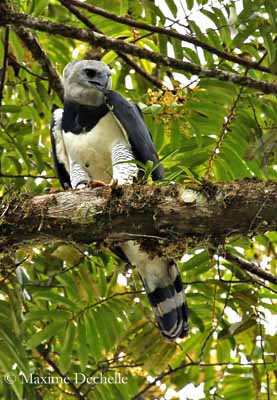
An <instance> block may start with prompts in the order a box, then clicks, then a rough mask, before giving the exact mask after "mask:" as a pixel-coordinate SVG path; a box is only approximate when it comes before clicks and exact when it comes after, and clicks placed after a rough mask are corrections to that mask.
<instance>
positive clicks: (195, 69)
mask: <svg viewBox="0 0 277 400" xmlns="http://www.w3.org/2000/svg"><path fill="white" fill-rule="evenodd" d="M84 4H85V3H84ZM0 11H2V12H1V13H0V25H7V24H13V25H15V24H16V25H17V26H24V27H28V28H31V29H35V30H38V31H41V32H48V33H50V34H55V35H61V36H64V37H70V38H72V39H77V40H80V41H83V42H88V43H91V44H93V45H94V46H95V45H96V46H100V47H103V48H104V49H109V50H115V51H117V50H120V51H122V52H124V53H127V54H131V55H134V56H137V57H140V58H144V59H147V60H150V61H152V62H153V63H155V64H160V65H164V66H165V67H167V68H173V69H176V70H181V71H185V72H188V73H191V74H194V75H198V76H199V77H201V78H203V77H206V78H216V79H218V80H220V81H225V82H231V83H233V84H236V85H240V86H243V87H248V88H250V89H256V90H260V91H261V92H263V93H266V94H269V93H274V94H276V93H277V84H276V83H272V82H266V81H261V80H256V79H252V78H249V77H247V76H242V75H239V74H236V73H231V72H226V71H223V70H219V69H215V68H205V67H203V66H201V65H198V64H194V63H191V62H186V61H183V60H179V59H175V58H172V57H167V56H164V55H162V54H160V53H156V52H154V51H151V50H148V49H146V48H142V47H139V46H135V45H134V44H130V43H126V42H125V41H124V40H119V39H112V38H109V37H107V36H104V35H101V34H99V33H96V32H93V31H91V30H87V29H78V28H75V27H73V26H69V25H65V24H60V23H54V22H51V21H49V20H47V19H41V18H36V17H30V16H28V15H26V14H22V13H14V12H11V11H8V10H7V9H6V8H4V12H3V6H1V4H0Z"/></svg>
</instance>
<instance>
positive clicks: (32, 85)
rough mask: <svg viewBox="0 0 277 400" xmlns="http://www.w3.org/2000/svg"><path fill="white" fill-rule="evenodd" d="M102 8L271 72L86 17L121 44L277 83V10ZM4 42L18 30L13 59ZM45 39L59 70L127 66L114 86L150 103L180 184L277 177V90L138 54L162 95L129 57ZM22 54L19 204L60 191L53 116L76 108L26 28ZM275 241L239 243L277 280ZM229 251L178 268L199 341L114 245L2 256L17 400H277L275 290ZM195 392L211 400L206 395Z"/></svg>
mask: <svg viewBox="0 0 277 400" xmlns="http://www.w3.org/2000/svg"><path fill="white" fill-rule="evenodd" d="M8 3H9V4H10V6H11V7H13V9H14V10H18V11H21V12H23V13H26V14H28V15H30V16H37V17H39V18H41V17H44V18H48V19H50V20H51V21H55V22H62V23H66V24H69V25H70V24H72V25H74V26H75V27H84V25H83V23H82V22H80V21H79V20H78V19H77V18H76V17H75V16H74V15H73V14H72V13H70V12H69V11H68V10H67V9H66V8H65V7H64V6H63V5H62V4H61V3H60V2H59V1H55V0H51V1H48V0H39V1H36V0H25V1H19V0H13V1H9V2H8ZM87 3H91V4H93V5H98V6H100V7H103V8H105V9H106V10H108V11H110V12H113V13H115V14H117V15H121V16H126V15H127V14H128V16H129V17H130V18H133V19H135V20H139V21H142V22H146V23H148V24H152V25H159V26H169V25H171V28H170V29H172V30H177V31H179V32H185V33H188V34H190V35H192V36H193V37H195V38H198V39H199V40H201V41H202V42H204V43H208V44H210V45H212V46H214V47H215V48H217V49H220V50H222V51H224V52H227V53H230V54H233V55H239V56H240V57H241V58H244V59H246V60H251V61H253V62H256V63H259V65H261V66H264V67H266V68H268V69H269V71H270V72H271V73H265V72H262V71H259V70H257V69H249V70H248V69H246V68H245V67H244V66H242V65H239V64H234V63H231V62H229V61H226V60H224V59H222V58H218V57H217V56H215V55H213V54H211V53H210V52H208V51H206V50H201V49H200V48H199V47H195V46H194V45H190V44H188V43H186V42H184V41H183V42H182V41H180V40H178V39H174V38H171V37H169V36H168V37H167V36H165V35H161V34H153V33H150V34H149V32H147V31H143V30H139V29H137V28H136V29H135V28H132V27H128V26H127V25H122V24H119V23H116V22H114V21H111V20H109V19H106V18H103V17H100V16H97V15H94V14H90V13H88V12H85V11H84V10H80V12H82V13H83V14H84V15H86V16H87V18H89V20H90V21H91V22H92V23H93V24H94V25H95V26H96V27H97V28H98V29H99V30H101V31H102V32H103V33H104V34H105V35H106V36H109V37H112V38H121V39H124V40H125V41H126V42H128V43H133V42H134V41H135V43H136V45H137V46H140V47H142V48H148V49H151V50H153V51H154V52H157V53H162V54H164V55H170V56H174V57H176V58H179V59H184V60H185V61H188V62H193V63H196V64H199V65H200V64H201V65H202V66H207V67H210V68H220V69H222V70H225V71H227V72H236V73H239V74H240V75H242V76H243V75H247V76H249V77H252V78H255V79H257V80H264V81H268V82H272V81H274V79H275V75H274V74H275V73H276V65H277V53H276V43H275V40H276V33H277V25H276V20H277V12H276V10H275V6H274V1H273V0H268V1H266V2H264V1H261V0H256V1H255V2H253V1H251V0H245V1H243V2H240V1H204V0H202V1H201V0H198V1H196V0H187V1H186V2H185V1H182V2H178V1H177V0H176V2H175V1H173V0H165V1H163V2H158V1H157V2H153V1H150V0H140V1H135V2H134V1H128V0H112V1H111V0H110V1H103V0H102V1H93V2H90V1H87ZM161 5H163V6H162V7H161ZM177 13H178V16H177ZM180 15H181V17H182V18H181V19H180ZM166 16H167V17H168V18H166ZM200 16H202V17H201V19H199V18H200ZM202 18H207V19H208V20H209V21H210V22H209V23H208V22H206V23H205V24H206V25H207V26H209V27H208V28H207V29H203V27H202V24H201V23H199V21H200V22H201V21H203V19H202ZM207 19H206V21H208V20H207ZM174 21H175V22H174ZM173 22H174V23H173ZM5 34H6V28H4V27H3V28H1V30H0V39H1V40H0V54H1V59H0V65H3V63H4V58H5V57H4V54H5V51H4V44H5ZM35 35H36V37H37V39H38V41H39V44H40V46H41V47H42V48H43V49H44V51H45V52H46V54H47V57H49V59H50V60H51V62H52V63H53V65H54V66H55V68H56V69H57V71H58V72H59V73H61V72H62V70H63V68H64V66H65V65H66V64H67V63H68V62H70V61H72V59H82V58H94V57H98V58H101V59H102V60H103V61H104V62H106V63H108V64H109V65H110V66H111V67H112V69H113V88H114V89H115V90H117V91H119V92H121V93H122V94H123V95H124V96H126V97H127V98H129V99H131V100H133V101H136V102H137V103H139V105H140V107H141V108H142V110H143V113H144V117H145V120H146V122H147V125H148V127H149V129H150V131H151V133H152V135H153V140H154V142H155V145H156V147H157V150H158V152H159V154H160V157H166V158H165V161H164V166H165V168H166V176H167V180H169V181H171V180H175V181H176V182H179V183H183V182H184V181H187V180H188V179H190V180H193V181H199V180H201V179H202V178H208V179H210V180H211V181H232V180H237V179H262V180H273V179H274V180H275V179H276V174H277V161H276V151H275V150H276V129H277V102H276V96H275V95H274V94H264V93H262V92H260V91H257V90H256V91H255V90H253V89H249V88H247V87H244V88H241V87H240V86H236V85H234V84H233V83H232V82H222V81H219V80H216V79H211V78H205V76H203V77H202V78H201V79H200V80H199V79H197V77H191V75H190V74H188V73H185V72H184V73H183V72H182V71H178V74H176V72H174V69H172V68H171V69H169V68H166V67H163V66H157V65H156V64H154V63H153V62H151V61H149V60H146V59H139V58H137V57H133V60H134V61H135V62H136V63H137V64H138V65H139V66H140V67H141V68H143V69H144V70H145V72H146V73H147V74H148V75H151V76H154V77H155V78H156V79H157V80H158V81H160V82H163V83H164V85H165V86H164V89H163V90H161V89H160V88H157V87H155V86H154V85H153V84H152V83H150V82H149V81H148V80H147V79H145V78H144V77H142V76H141V75H140V74H138V73H134V70H133V69H132V68H130V66H129V65H128V64H127V63H126V62H124V61H122V59H121V58H120V57H119V56H118V55H117V54H116V53H115V52H114V51H104V50H102V49H101V48H91V46H90V45H89V44H87V43H83V42H80V41H76V40H73V39H69V38H63V37H61V36H54V35H49V34H47V33H42V32H35ZM8 44H9V52H8V65H7V70H6V76H5V87H4V90H3V92H2V93H1V102H2V105H1V109H0V112H1V122H0V157H1V159H0V161H1V162H0V179H1V187H0V191H1V195H2V196H8V195H9V193H10V192H12V191H14V190H16V191H17V192H18V196H20V193H32V194H39V193H45V192H46V191H47V190H49V188H55V189H58V188H59V184H58V181H57V179H55V178H54V175H55V174H54V171H53V166H52V160H51V154H50V138H49V121H50V119H51V110H52V109H53V107H54V106H56V105H58V106H60V105H61V101H60V99H59V97H58V96H57V94H56V93H55V92H54V91H53V90H51V89H50V86H49V77H48V76H46V75H45V73H44V72H43V71H42V69H41V66H40V64H39V63H38V61H37V60H36V59H34V57H33V56H32V54H31V53H30V52H29V51H28V50H27V48H26V46H25V45H24V44H23V43H22V41H21V40H20V39H19V37H18V36H17V34H16V33H15V31H14V30H13V27H11V28H10V30H9V37H8ZM2 75H3V69H2ZM166 87H167V88H166ZM276 243H277V234H276V232H268V233H266V234H265V235H260V236H255V235H254V234H251V235H249V237H239V236H235V237H233V238H232V239H230V240H228V242H226V244H225V247H226V249H228V251H231V252H232V253H233V254H235V255H240V256H242V257H243V258H245V259H247V260H249V261H251V262H256V263H257V264H259V265H260V266H261V268H264V269H266V270H267V271H269V272H272V273H273V274H274V273H275V275H276ZM217 254H218V249H214V248H213V249H204V248H193V249H192V248H188V249H187V252H186V254H185V255H184V257H183V259H182V261H180V263H179V264H180V269H181V272H182V278H183V281H184V282H186V295H187V300H188V304H189V308H190V325H191V332H190V335H189V337H188V338H187V339H186V340H185V341H182V342H180V343H176V344H173V343H167V342H165V341H164V340H162V338H161V337H160V335H159V332H158V329H157V328H156V327H155V324H154V321H153V315H152V313H151V310H150V308H149V305H148V302H147V299H146V296H145V294H144V293H141V290H142V287H141V284H140V280H139V277H138V275H137V272H136V271H135V270H132V269H130V267H129V266H127V265H125V264H124V263H123V262H122V261H120V260H119V259H118V258H117V257H116V256H115V255H114V254H113V253H112V252H111V251H110V250H109V249H107V248H104V247H101V245H95V244H91V245H89V246H83V245H79V244H76V243H71V242H70V238H69V239H68V242H66V243H60V242H57V243H53V244H51V245H48V246H42V245H41V246H39V245H38V246H35V247H33V246H31V245H30V246H28V247H26V248H22V249H18V250H16V251H14V250H9V249H7V251H6V252H5V253H2V255H1V273H2V278H1V279H0V285H1V286H0V315H1V323H0V370H1V373H2V375H3V376H4V375H5V374H6V373H8V372H10V371H13V372H14V373H15V375H16V376H17V379H16V380H15V382H14V383H13V384H12V385H9V384H7V383H6V382H5V381H1V383H0V393H1V396H2V398H4V399H13V398H19V399H21V398H23V397H24V398H28V399H29V398H32V399H41V398H43V399H58V398H62V399H67V398H68V399H70V398H72V393H73V394H74V396H75V397H77V398H78V397H79V398H88V399H130V398H146V399H152V398H153V399H154V398H163V397H162V396H164V395H165V393H166V397H165V398H166V399H169V398H175V397H174V396H176V398H178V394H177V392H179V391H181V392H180V393H181V394H179V396H180V398H183V399H196V398H205V399H254V398H255V399H258V400H260V399H274V398H277V397H276V396H277V385H276V377H277V375H276V361H275V360H276V351H277V340H276V328H277V324H276V318H277V317H276V314H275V315H274V313H276V290H274V287H273V285H272V284H270V283H268V282H264V281H261V280H257V278H255V277H254V276H253V275H250V274H249V273H247V272H246V271H243V270H242V269H241V268H239V266H238V265H233V264H232V263H230V262H228V261H226V260H225V259H224V258H222V257H220V256H219V255H217ZM19 371H22V372H23V373H24V374H26V376H28V374H30V373H33V374H34V375H41V376H46V375H48V374H50V375H51V376H60V377H61V376H63V375H67V376H73V375H74V373H75V372H82V373H84V374H85V375H86V376H92V377H95V376H99V374H100V373H102V374H103V375H104V376H114V374H115V372H117V373H120V374H122V375H123V376H126V377H127V378H128V383H127V384H113V385H107V384H97V385H86V384H84V385H82V386H81V388H80V387H79V386H80V385H75V386H74V383H73V384H72V385H67V384H57V385H43V384H37V385H32V384H24V385H23V384H22V381H21V379H19V377H18V374H19ZM191 384H193V385H194V386H195V387H198V389H199V391H198V393H199V392H200V393H202V395H199V397H196V396H197V394H196V392H195V391H192V386H191ZM187 385H190V386H187ZM141 391H143V393H142V394H141V396H142V397H139V393H140V392H141ZM190 391H191V392H190ZM189 392H190V393H191V394H189ZM81 393H85V397H80V396H81ZM143 396H145V397H143Z"/></svg>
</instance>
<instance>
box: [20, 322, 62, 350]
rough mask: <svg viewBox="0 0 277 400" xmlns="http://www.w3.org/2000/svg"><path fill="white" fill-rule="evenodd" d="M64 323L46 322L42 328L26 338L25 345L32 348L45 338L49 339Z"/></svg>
mask: <svg viewBox="0 0 277 400" xmlns="http://www.w3.org/2000/svg"><path fill="white" fill-rule="evenodd" d="M64 325H65V323H64V321H54V322H50V324H48V325H47V326H46V327H45V328H44V329H42V330H40V331H39V332H37V333H35V334H34V335H32V336H31V337H30V338H29V339H28V340H27V347H28V348H29V349H32V348H34V347H37V346H38V345H40V344H41V343H42V342H44V341H45V340H49V339H51V338H52V337H53V336H56V335H57V332H59V331H60V330H61V329H62V328H63V327H64Z"/></svg>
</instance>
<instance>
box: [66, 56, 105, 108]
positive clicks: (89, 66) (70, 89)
mask: <svg viewBox="0 0 277 400" xmlns="http://www.w3.org/2000/svg"><path fill="white" fill-rule="evenodd" d="M63 84H64V92H65V93H64V94H65V99H66V100H68V101H75V102H77V103H79V104H84V105H91V106H98V105H101V104H102V103H103V96H104V95H103V92H104V91H105V90H110V89H111V87H112V80H111V70H110V68H109V67H108V66H107V65H106V64H104V63H103V62H102V61H96V60H82V61H74V62H72V63H70V64H68V65H67V66H66V67H65V69H64V71H63Z"/></svg>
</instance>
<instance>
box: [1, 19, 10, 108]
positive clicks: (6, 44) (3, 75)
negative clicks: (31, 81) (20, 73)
mask: <svg viewBox="0 0 277 400" xmlns="http://www.w3.org/2000/svg"><path fill="white" fill-rule="evenodd" d="M9 32H10V28H9V27H8V26H7V27H6V29H5V36H4V58H3V67H2V70H1V75H0V107H1V106H2V100H3V93H4V86H5V78H6V70H7V62H8V53H9Z"/></svg>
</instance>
